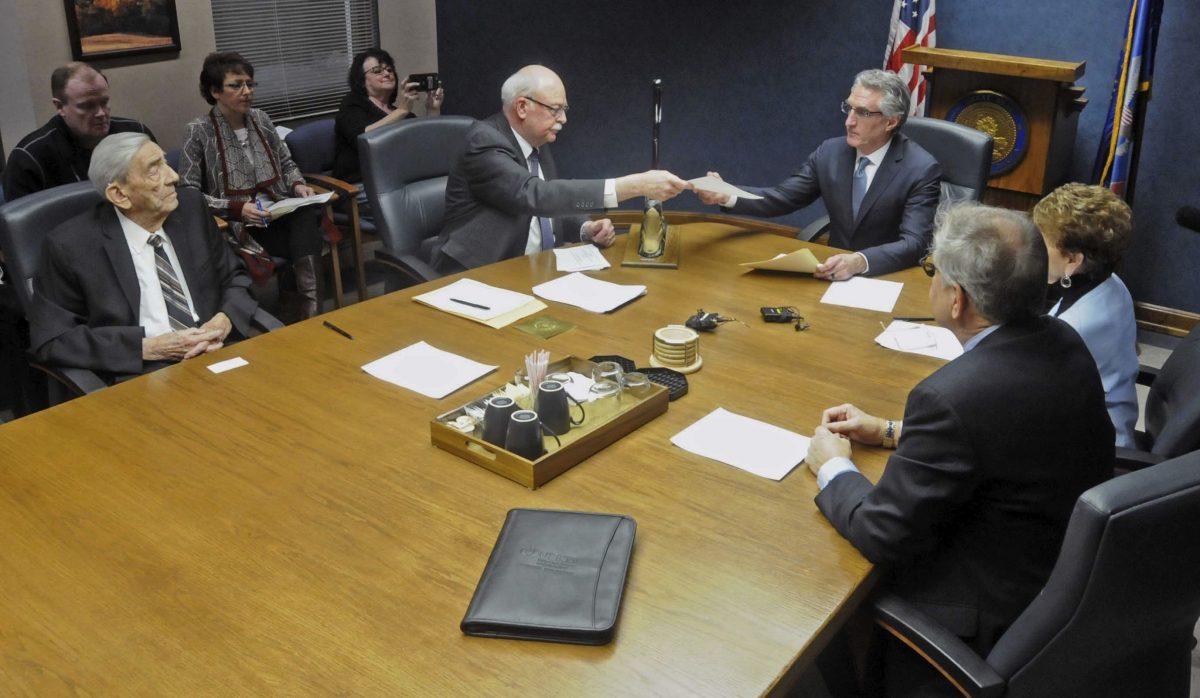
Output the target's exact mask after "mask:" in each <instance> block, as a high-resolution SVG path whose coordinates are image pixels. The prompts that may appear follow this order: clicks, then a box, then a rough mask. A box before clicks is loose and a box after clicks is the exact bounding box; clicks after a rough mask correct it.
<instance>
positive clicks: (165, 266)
mask: <svg viewBox="0 0 1200 698" xmlns="http://www.w3.org/2000/svg"><path fill="white" fill-rule="evenodd" d="M149 243H150V246H151V247H153V248H154V266H155V267H156V268H157V269H158V283H159V285H161V286H162V293H163V300H164V301H166V303H167V317H168V319H169V320H170V322H171V329H172V330H182V329H187V328H188V327H195V326H196V321H195V320H193V319H192V311H191V309H189V308H188V302H187V296H185V295H184V293H183V286H181V285H180V283H179V277H177V276H175V268H174V267H172V266H171V260H170V259H169V258H168V257H167V250H166V248H164V247H163V238H162V236H161V235H159V234H158V233H155V234H154V235H151V236H150V240H149Z"/></svg>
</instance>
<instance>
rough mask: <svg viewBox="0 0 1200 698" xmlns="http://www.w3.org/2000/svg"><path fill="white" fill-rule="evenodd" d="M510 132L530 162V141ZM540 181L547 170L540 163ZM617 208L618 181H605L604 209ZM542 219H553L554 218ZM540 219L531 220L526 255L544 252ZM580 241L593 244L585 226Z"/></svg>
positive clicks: (513, 130) (544, 177)
mask: <svg viewBox="0 0 1200 698" xmlns="http://www.w3.org/2000/svg"><path fill="white" fill-rule="evenodd" d="M510 130H512V134H513V135H514V136H516V138H517V147H519V148H520V149H521V155H523V156H524V157H525V160H526V161H527V162H528V160H529V154H530V153H532V152H533V146H532V145H529V141H527V140H525V139H524V138H521V134H519V133H517V132H516V130H515V129H511V127H510ZM538 179H540V180H542V181H543V182H544V181H546V172H545V168H544V167H542V165H541V163H540V162H539V163H538ZM616 207H617V180H615V179H606V180H604V208H616ZM541 217H542V218H551V217H552V216H541ZM538 218H539V216H537V215H536V214H535V215H534V216H533V218H530V219H529V237H528V238H526V239H525V254H537V253H538V252H541V251H542V227H541V225H540V224H539V223H538ZM579 239H580V240H582V241H584V242H591V236H590V235H584V234H583V226H580V228H579Z"/></svg>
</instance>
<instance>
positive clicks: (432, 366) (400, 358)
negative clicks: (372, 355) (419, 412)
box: [362, 342, 496, 399]
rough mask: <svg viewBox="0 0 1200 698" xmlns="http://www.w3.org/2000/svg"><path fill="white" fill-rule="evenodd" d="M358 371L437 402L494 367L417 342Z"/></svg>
mask: <svg viewBox="0 0 1200 698" xmlns="http://www.w3.org/2000/svg"><path fill="white" fill-rule="evenodd" d="M362 369H363V370H364V371H366V372H367V373H369V374H371V375H372V376H375V377H376V378H379V379H381V380H385V381H387V382H388V383H392V384H393V385H398V386H400V387H401V388H408V389H409V390H412V391H415V392H418V393H421V394H422V395H426V396H428V397H432V398H438V399H441V398H444V397H446V396H447V395H449V394H450V393H452V392H454V391H455V390H458V389H459V388H461V387H463V386H464V385H466V384H468V383H470V382H472V381H475V380H477V379H479V378H481V377H483V376H486V375H487V374H489V373H491V372H492V371H495V370H496V367H495V366H488V365H487V364H481V363H479V362H478V361H472V360H470V359H468V358H465V357H462V356H459V355H458V354H451V353H450V352H448V351H442V350H441V349H438V348H436V347H432V346H430V345H428V344H426V343H425V342H417V343H416V344H410V345H409V346H407V347H404V348H403V349H401V350H400V351H395V352H392V353H391V354H388V355H387V356H385V357H383V358H382V359H377V360H375V361H372V362H371V363H369V364H367V365H366V366H363V367H362Z"/></svg>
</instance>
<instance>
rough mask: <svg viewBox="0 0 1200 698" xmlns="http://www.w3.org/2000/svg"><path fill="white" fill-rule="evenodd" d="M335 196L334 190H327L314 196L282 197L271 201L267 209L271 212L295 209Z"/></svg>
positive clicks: (321, 202)
mask: <svg viewBox="0 0 1200 698" xmlns="http://www.w3.org/2000/svg"><path fill="white" fill-rule="evenodd" d="M332 198H333V192H331V191H327V192H325V193H324V194H314V195H313V196H293V197H291V198H289V199H280V200H279V201H273V202H271V205H270V206H267V211H270V212H271V213H276V212H280V213H282V212H284V211H295V210H296V209H298V208H300V207H301V206H312V205H313V204H323V203H325V202H326V201H329V200H330V199H332Z"/></svg>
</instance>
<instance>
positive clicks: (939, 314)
mask: <svg viewBox="0 0 1200 698" xmlns="http://www.w3.org/2000/svg"><path fill="white" fill-rule="evenodd" d="M1046 269H1047V256H1046V249H1045V245H1044V243H1043V242H1042V239H1041V235H1040V233H1039V232H1038V230H1037V228H1036V226H1034V224H1033V222H1032V220H1030V218H1029V217H1028V216H1027V215H1025V214H1023V213H1017V212H1015V211H1009V210H1006V209H998V208H992V207H987V206H981V205H978V204H967V205H960V206H957V207H954V208H952V209H950V210H949V211H948V212H947V215H946V216H945V219H944V221H943V222H942V223H941V224H940V225H939V227H938V230H937V232H936V234H935V235H934V240H933V253H932V261H931V262H929V263H927V265H926V272H927V273H929V274H931V275H932V276H933V281H932V283H931V285H930V287H929V302H930V306H931V309H932V311H933V312H932V315H933V316H934V317H935V318H936V319H937V322H938V324H940V325H942V326H943V327H946V328H948V329H949V330H950V331H952V332H953V333H954V335H955V336H956V337H957V338H958V339H959V341H960V342H962V344H963V349H964V352H965V353H963V354H962V355H961V356H960V357H958V358H957V359H954V360H953V361H951V362H949V363H947V364H946V365H944V366H942V367H941V368H940V369H938V370H937V371H935V372H934V373H933V374H932V375H930V376H929V377H928V378H926V379H925V380H923V381H921V382H920V383H919V384H917V386H916V387H915V388H913V390H912V391H911V392H910V393H909V396H908V401H907V404H906V405H905V408H904V419H903V421H896V420H884V419H880V418H878V417H874V416H871V415H869V414H866V413H864V412H863V411H862V410H860V409H858V408H857V407H854V406H853V405H849V404H845V405H839V406H837V407H832V408H830V409H827V410H825V413H824V415H823V416H822V420H821V426H818V427H817V428H816V430H815V434H814V436H813V439H812V442H811V444H810V447H809V451H808V456H807V458H806V462H807V463H808V466H809V468H810V469H811V470H812V472H813V473H814V474H816V476H817V484H818V486H819V487H820V490H821V491H820V494H818V495H817V498H816V503H817V507H818V508H819V509H820V510H821V512H822V513H823V514H824V515H825V516H826V518H828V519H829V522H830V523H831V524H832V525H833V527H834V528H836V529H837V530H838V532H839V533H841V534H842V535H843V536H845V537H846V538H847V539H848V540H849V541H850V542H851V543H853V544H854V547H855V548H857V549H858V550H859V551H860V552H861V553H862V554H863V556H864V557H866V558H867V559H868V560H870V561H871V562H873V563H875V564H880V565H887V566H888V567H889V568H890V587H891V590H892V591H894V592H895V593H897V594H898V595H900V596H901V597H903V598H905V599H907V600H908V601H910V602H912V603H913V604H914V605H916V606H917V607H918V608H919V609H920V610H921V611H923V612H925V613H926V614H927V615H929V616H931V617H932V618H934V619H935V620H937V621H938V622H939V623H941V624H942V625H943V626H945V627H946V628H947V629H948V630H950V631H951V632H953V633H955V634H956V635H958V636H959V637H961V638H962V639H963V640H964V641H965V642H966V643H967V644H969V645H971V646H972V647H973V648H974V649H975V650H976V651H977V652H979V654H980V655H981V656H987V653H988V651H989V650H990V649H991V647H992V646H993V645H994V644H995V642H996V640H997V639H998V638H999V637H1000V635H1001V634H1003V632H1004V631H1005V630H1006V629H1007V628H1008V626H1009V625H1011V624H1012V622H1013V621H1014V620H1015V619H1016V617H1017V616H1018V615H1019V614H1020V613H1021V611H1023V610H1024V609H1025V607H1026V606H1027V605H1028V604H1029V602H1030V601H1032V600H1033V598H1034V597H1035V596H1036V595H1037V594H1038V592H1039V591H1040V590H1041V588H1042V586H1043V585H1044V584H1045V582H1046V580H1047V579H1048V578H1049V576H1050V571H1051V569H1052V568H1053V566H1054V562H1055V560H1056V559H1057V557H1058V551H1059V546H1060V545H1061V543H1062V539H1063V536H1064V534H1065V532H1066V527H1067V522H1068V520H1069V518H1070V515H1071V510H1072V509H1073V507H1074V505H1075V501H1076V500H1077V499H1078V497H1079V495H1080V494H1082V493H1083V492H1084V491H1085V490H1087V489H1088V488H1090V487H1092V486H1094V485H1097V484H1099V483H1101V482H1103V481H1105V480H1107V479H1108V478H1110V477H1111V476H1112V471H1113V461H1114V447H1113V426H1112V421H1111V420H1110V419H1109V418H1108V412H1107V410H1106V409H1105V403H1104V388H1103V386H1102V385H1101V382H1100V375H1099V373H1098V372H1097V370H1096V363H1095V361H1094V360H1092V358H1091V354H1090V353H1089V352H1088V349H1087V346H1086V345H1085V344H1084V343H1083V340H1082V339H1080V337H1079V335H1078V334H1077V333H1076V332H1075V331H1074V330H1073V329H1072V328H1071V327H1070V326H1069V325H1067V324H1066V323H1064V322H1062V321H1061V320H1058V319H1057V318H1052V317H1048V316H1046V315H1045V314H1044V311H1045V297H1046V273H1047V272H1046ZM851 441H857V442H859V443H863V444H867V445H873V446H879V445H882V446H884V447H889V448H891V447H894V448H895V449H896V451H895V452H894V453H893V454H892V455H891V457H890V458H889V459H888V462H887V466H886V468H885V469H884V472H883V475H882V476H881V477H880V478H879V482H878V483H877V484H875V485H872V484H871V483H870V481H868V480H867V479H866V478H865V477H863V476H862V475H861V474H859V472H858V471H857V469H856V468H855V467H854V464H853V463H852V462H851V461H850V456H851V447H850V443H851ZM885 652H886V661H885V668H886V671H887V681H888V686H889V695H893V694H894V695H910V694H911V691H913V690H914V689H915V688H916V687H917V686H924V685H925V682H926V681H928V683H929V685H930V686H936V685H940V683H941V681H942V678H941V677H940V675H937V673H936V672H934V670H932V669H930V668H928V667H927V666H926V665H924V664H923V662H921V660H920V659H919V658H917V656H916V654H915V653H914V652H912V651H911V650H910V649H908V648H907V647H903V646H896V645H894V644H889V645H888V646H887V649H886V650H885Z"/></svg>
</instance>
